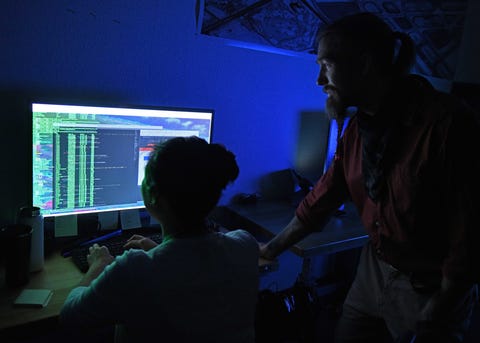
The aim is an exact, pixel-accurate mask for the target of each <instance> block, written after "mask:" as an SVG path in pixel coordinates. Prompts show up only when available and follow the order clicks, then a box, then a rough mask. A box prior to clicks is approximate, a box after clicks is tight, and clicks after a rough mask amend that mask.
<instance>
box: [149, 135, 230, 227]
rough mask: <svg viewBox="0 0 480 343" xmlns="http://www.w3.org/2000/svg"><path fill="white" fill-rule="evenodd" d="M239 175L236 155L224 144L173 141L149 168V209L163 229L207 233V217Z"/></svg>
mask: <svg viewBox="0 0 480 343" xmlns="http://www.w3.org/2000/svg"><path fill="white" fill-rule="evenodd" d="M238 173H239V169H238V165H237V163H236V161H235V155H234V154H233V153H232V152H230V151H228V150H227V149H226V148H225V147H223V146H222V145H219V144H209V143H207V142H206V141H205V140H203V139H201V138H198V137H195V136H191V137H176V138H172V139H169V140H167V141H165V142H163V143H160V144H158V145H157V146H156V147H155V150H154V151H153V152H152V153H151V155H150V158H149V161H148V164H147V165H146V167H145V178H144V180H143V183H142V195H143V199H144V202H145V206H146V207H147V209H148V211H149V212H150V214H151V215H152V216H153V217H154V218H156V219H157V220H158V221H159V222H160V223H161V224H162V227H163V228H164V226H165V225H168V226H174V227H175V228H174V229H175V230H176V231H177V233H181V232H187V233H188V232H190V233H195V231H203V230H205V219H206V217H207V215H208V214H209V213H210V211H211V210H212V209H213V208H214V207H215V205H216V204H217V202H218V200H219V199H220V196H221V194H222V191H223V189H224V188H225V187H226V186H227V185H228V184H229V183H231V182H233V181H234V180H235V179H236V178H237V176H238ZM179 231H180V232H179Z"/></svg>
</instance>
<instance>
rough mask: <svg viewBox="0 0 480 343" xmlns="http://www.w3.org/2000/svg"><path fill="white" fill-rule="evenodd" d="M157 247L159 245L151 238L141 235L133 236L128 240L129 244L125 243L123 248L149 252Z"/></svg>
mask: <svg viewBox="0 0 480 343" xmlns="http://www.w3.org/2000/svg"><path fill="white" fill-rule="evenodd" d="M157 245H158V244H157V243H155V242H154V241H153V240H151V239H150V238H147V237H144V236H141V235H133V236H132V237H130V238H129V239H128V241H127V243H125V245H124V246H123V248H124V249H130V248H134V249H142V250H145V251H148V250H150V249H153V248H155V247H156V246H157Z"/></svg>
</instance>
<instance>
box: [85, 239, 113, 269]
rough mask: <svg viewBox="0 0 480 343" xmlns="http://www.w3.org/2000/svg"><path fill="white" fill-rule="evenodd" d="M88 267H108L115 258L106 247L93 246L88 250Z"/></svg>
mask: <svg viewBox="0 0 480 343" xmlns="http://www.w3.org/2000/svg"><path fill="white" fill-rule="evenodd" d="M87 261H88V265H89V266H90V267H92V266H103V267H105V266H107V265H109V264H110V263H112V261H113V256H112V255H111V254H110V252H109V251H108V248H107V247H106V246H99V245H98V244H96V243H95V244H94V245H92V246H91V247H90V248H89V249H88V255H87Z"/></svg>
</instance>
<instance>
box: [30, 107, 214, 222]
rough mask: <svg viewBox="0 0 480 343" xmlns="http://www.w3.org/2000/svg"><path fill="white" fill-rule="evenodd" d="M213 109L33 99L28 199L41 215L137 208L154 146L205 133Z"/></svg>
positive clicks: (208, 138) (209, 134)
mask: <svg viewBox="0 0 480 343" xmlns="http://www.w3.org/2000/svg"><path fill="white" fill-rule="evenodd" d="M213 115H214V111H213V110H200V109H176V108H160V107H158V108H153V107H148V108H147V107H140V106H138V107H132V106H128V107H121V106H111V107H104V106H83V105H75V104H58V103H32V128H33V132H32V134H33V136H32V140H33V150H32V155H33V204H34V205H35V206H39V207H40V208H41V209H42V213H43V215H44V216H46V217H49V216H60V215H69V214H83V213H91V212H102V211H115V210H117V211H118V210H127V209H135V208H143V207H144V203H143V200H142V196H141V191H140V186H141V183H142V180H143V175H144V168H145V165H146V163H147V161H148V158H149V154H150V152H151V151H152V150H153V148H154V146H155V145H156V144H157V143H159V142H162V141H165V140H168V139H170V138H172V137H178V136H193V135H194V136H198V137H200V138H203V139H205V140H206V141H207V142H210V141H211V137H212V121H213Z"/></svg>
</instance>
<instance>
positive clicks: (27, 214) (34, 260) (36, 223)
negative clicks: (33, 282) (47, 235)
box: [18, 206, 45, 272]
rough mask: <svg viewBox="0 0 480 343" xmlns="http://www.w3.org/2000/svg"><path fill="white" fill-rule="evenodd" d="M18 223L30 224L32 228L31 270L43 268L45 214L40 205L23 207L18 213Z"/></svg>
mask: <svg viewBox="0 0 480 343" xmlns="http://www.w3.org/2000/svg"><path fill="white" fill-rule="evenodd" d="M18 223H19V224H24V225H28V226H30V227H31V228H32V240H31V250H30V272H36V271H39V270H42V269H43V265H44V263H45V257H44V234H43V215H42V213H41V210H40V207H36V206H30V207H22V208H21V209H20V212H19V214H18Z"/></svg>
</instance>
